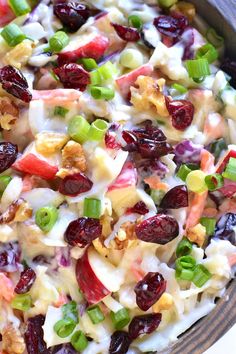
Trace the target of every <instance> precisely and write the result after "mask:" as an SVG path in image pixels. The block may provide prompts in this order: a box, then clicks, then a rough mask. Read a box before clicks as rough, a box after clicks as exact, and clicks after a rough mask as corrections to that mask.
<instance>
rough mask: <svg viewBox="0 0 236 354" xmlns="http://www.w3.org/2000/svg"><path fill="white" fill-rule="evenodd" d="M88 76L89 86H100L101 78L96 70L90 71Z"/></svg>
mask: <svg viewBox="0 0 236 354" xmlns="http://www.w3.org/2000/svg"><path fill="white" fill-rule="evenodd" d="M89 75H90V82H91V85H101V84H102V77H101V75H100V73H99V72H98V71H97V70H94V71H91V73H89Z"/></svg>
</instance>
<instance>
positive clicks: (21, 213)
mask: <svg viewBox="0 0 236 354" xmlns="http://www.w3.org/2000/svg"><path fill="white" fill-rule="evenodd" d="M32 214H33V210H32V208H30V206H29V204H28V202H23V203H21V204H20V206H19V208H18V210H17V212H16V215H15V217H14V220H13V221H14V222H23V221H26V220H28V219H30V218H31V216H32Z"/></svg>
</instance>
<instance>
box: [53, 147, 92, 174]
mask: <svg viewBox="0 0 236 354" xmlns="http://www.w3.org/2000/svg"><path fill="white" fill-rule="evenodd" d="M86 169H87V163H86V158H85V155H84V150H83V147H82V146H81V145H80V144H79V143H77V142H75V141H73V140H70V141H68V143H67V144H66V145H65V146H64V148H63V150H62V168H61V169H60V170H59V171H58V172H57V174H56V175H57V176H58V177H61V178H64V177H65V176H67V175H70V174H74V173H78V172H84V171H86Z"/></svg>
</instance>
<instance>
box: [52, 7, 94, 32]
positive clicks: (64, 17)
mask: <svg viewBox="0 0 236 354" xmlns="http://www.w3.org/2000/svg"><path fill="white" fill-rule="evenodd" d="M53 11H54V14H55V15H56V16H57V17H58V18H59V19H60V20H61V22H62V23H63V25H65V26H66V27H67V29H68V30H69V31H71V32H75V31H77V30H78V29H79V28H80V27H81V26H83V25H84V24H85V22H86V21H87V19H88V18H89V16H90V15H91V12H90V9H89V8H88V7H87V6H86V5H85V4H81V3H80V2H77V1H70V0H69V1H68V2H59V3H55V4H54V5H53Z"/></svg>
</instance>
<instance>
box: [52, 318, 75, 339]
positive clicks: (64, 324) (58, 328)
mask: <svg viewBox="0 0 236 354" xmlns="http://www.w3.org/2000/svg"><path fill="white" fill-rule="evenodd" d="M75 327H76V322H75V321H73V320H72V319H71V318H64V319H62V320H59V321H57V322H56V323H55V324H54V326H53V329H54V332H56V334H57V335H58V337H60V338H66V337H68V336H69V335H70V334H71V333H72V332H73V331H74V329H75Z"/></svg>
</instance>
